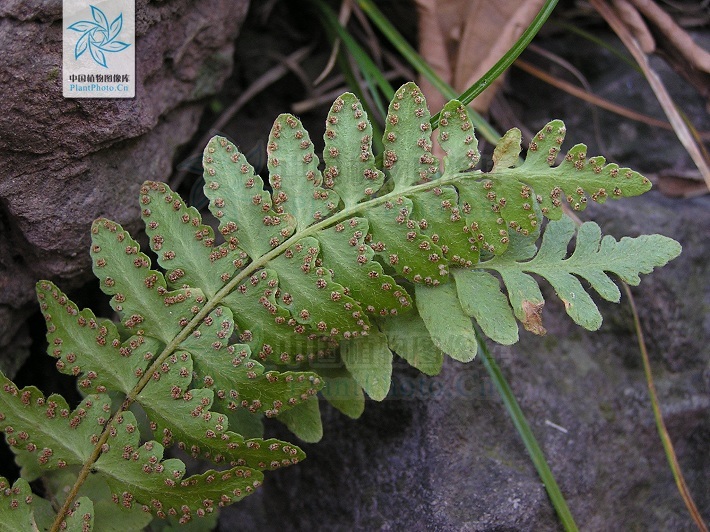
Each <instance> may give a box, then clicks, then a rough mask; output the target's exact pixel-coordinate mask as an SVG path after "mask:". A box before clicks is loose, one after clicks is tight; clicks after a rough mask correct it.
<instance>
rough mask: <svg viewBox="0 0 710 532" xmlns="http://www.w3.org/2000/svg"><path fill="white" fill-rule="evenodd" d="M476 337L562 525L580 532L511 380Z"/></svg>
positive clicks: (566, 528)
mask: <svg viewBox="0 0 710 532" xmlns="http://www.w3.org/2000/svg"><path fill="white" fill-rule="evenodd" d="M476 336H477V337H478V346H479V351H480V352H481V353H482V354H483V357H482V359H483V365H484V366H485V368H486V371H488V375H490V377H491V379H492V380H493V384H494V385H495V387H496V389H497V390H498V393H499V394H500V397H501V399H502V400H503V404H504V405H505V408H506V410H508V414H509V415H510V419H511V420H512V421H513V425H515V428H516V429H517V431H518V433H519V434H520V437H521V438H522V440H523V443H524V444H525V448H526V449H527V451H528V454H529V455H530V459H531V460H532V462H533V464H534V465H535V469H537V472H538V475H540V478H541V479H542V482H543V483H544V484H545V489H546V490H547V494H548V495H549V497H550V501H551V502H552V506H554V508H555V511H556V512H557V516H558V517H559V519H560V522H561V523H562V526H563V527H564V529H565V530H567V531H575V532H576V531H577V530H578V529H577V524H576V523H575V522H574V517H572V513H571V512H570V510H569V507H568V506H567V502H566V501H565V498H564V496H563V495H562V492H561V491H560V487H559V486H558V485H557V481H556V480H555V477H554V475H553V474H552V471H551V470H550V466H549V465H548V464H547V461H546V460H545V455H544V454H543V452H542V449H540V445H539V444H538V443H537V440H536V439H535V435H534V434H533V432H532V430H531V428H530V424H529V423H528V421H527V419H526V418H525V414H524V413H523V410H522V409H521V408H520V405H519V404H518V401H516V399H515V395H513V391H512V390H511V389H510V385H509V384H508V381H507V380H506V378H505V376H504V375H503V372H501V370H500V368H499V367H498V364H497V363H496V361H495V359H494V358H493V355H492V354H491V352H490V351H489V350H488V347H487V346H486V343H485V341H484V340H483V338H482V337H481V334H480V333H479V331H476Z"/></svg>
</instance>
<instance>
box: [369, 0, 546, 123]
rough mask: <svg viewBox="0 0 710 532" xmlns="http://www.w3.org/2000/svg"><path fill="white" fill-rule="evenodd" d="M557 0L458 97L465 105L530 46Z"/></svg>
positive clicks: (538, 15) (543, 7) (541, 10)
mask: <svg viewBox="0 0 710 532" xmlns="http://www.w3.org/2000/svg"><path fill="white" fill-rule="evenodd" d="M361 1H369V0H361ZM557 1H558V0H547V1H546V2H545V5H544V6H542V9H540V11H539V12H538V14H537V15H535V18H534V19H533V20H532V22H531V23H530V25H529V26H528V27H527V28H526V29H525V31H524V32H523V34H522V35H521V36H520V38H519V39H518V40H517V41H515V44H513V46H511V48H510V49H509V50H508V51H507V52H506V53H505V54H504V55H503V57H501V58H500V59H499V60H498V61H497V62H496V64H495V65H493V66H492V67H491V69H490V70H489V71H488V72H486V73H485V74H484V75H483V76H482V77H481V79H479V80H478V81H477V82H476V83H474V84H473V85H471V86H470V87H469V88H468V89H466V91H465V92H464V93H463V94H461V96H460V97H459V98H458V100H459V101H461V103H463V104H464V105H468V104H469V103H470V102H472V101H473V100H474V99H475V98H476V97H477V96H478V95H479V94H481V93H482V92H483V91H484V90H485V89H486V88H487V87H488V86H489V85H490V84H491V83H492V82H493V80H495V79H496V78H497V77H498V76H500V75H501V74H503V72H505V71H506V70H507V69H508V68H509V67H510V65H512V64H513V62H514V61H515V60H516V59H517V58H518V56H519V55H520V54H521V53H523V50H525V48H527V47H528V45H529V44H530V42H531V41H532V40H533V38H534V37H535V35H537V32H538V31H540V28H542V26H543V24H545V22H546V21H547V19H548V18H549V17H550V15H551V14H552V11H553V10H554V9H555V6H556V5H557ZM438 118H439V117H438V115H437V116H434V117H432V120H434V119H437V120H438Z"/></svg>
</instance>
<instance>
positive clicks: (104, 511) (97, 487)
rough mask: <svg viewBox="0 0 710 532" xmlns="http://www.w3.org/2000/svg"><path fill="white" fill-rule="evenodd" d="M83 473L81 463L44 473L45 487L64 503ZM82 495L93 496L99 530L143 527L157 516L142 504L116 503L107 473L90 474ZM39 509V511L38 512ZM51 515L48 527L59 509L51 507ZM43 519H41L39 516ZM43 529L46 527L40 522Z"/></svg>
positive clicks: (113, 531) (94, 514) (116, 530)
mask: <svg viewBox="0 0 710 532" xmlns="http://www.w3.org/2000/svg"><path fill="white" fill-rule="evenodd" d="M78 473H79V469H78V467H77V466H73V467H67V468H64V469H60V470H57V471H52V472H51V473H49V474H47V475H45V476H44V477H43V481H44V486H45V489H47V490H48V491H49V492H50V493H52V495H53V496H54V498H55V499H56V501H55V504H56V503H59V504H63V503H64V501H65V500H66V496H67V495H68V494H69V490H70V489H71V487H72V485H73V484H74V482H75V481H76V477H77V475H78ZM78 496H79V497H88V498H90V499H92V500H93V506H94V509H93V519H94V528H95V530H100V531H101V532H124V531H126V530H143V529H144V527H146V526H147V525H148V524H149V523H150V522H151V521H152V520H153V516H152V515H150V514H149V513H146V512H144V511H143V510H141V509H140V508H138V507H136V506H134V507H133V508H125V507H124V506H123V505H121V504H116V503H115V502H114V501H113V500H112V497H111V490H110V489H109V487H108V484H107V483H106V478H105V477H104V476H103V475H89V476H88V477H87V478H86V482H85V483H84V485H83V486H82V487H81V489H80V490H79V493H78ZM35 513H37V512H35ZM50 513H51V515H50V519H49V523H48V526H47V528H49V526H51V522H52V520H54V518H55V517H56V512H54V511H52V510H51V508H50ZM38 522H39V520H38ZM40 530H43V528H42V526H41V524H40Z"/></svg>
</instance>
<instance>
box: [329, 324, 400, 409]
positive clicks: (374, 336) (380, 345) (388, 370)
mask: <svg viewBox="0 0 710 532" xmlns="http://www.w3.org/2000/svg"><path fill="white" fill-rule="evenodd" d="M340 356H341V357H342V359H343V363H344V364H345V367H346V368H347V370H348V372H349V373H350V374H351V375H352V376H353V379H355V381H357V383H358V384H359V385H360V386H362V388H363V390H365V393H367V395H369V396H370V397H371V398H372V399H374V400H375V401H382V400H383V399H384V398H385V397H387V392H389V389H390V383H391V381H392V352H391V351H390V350H389V347H388V345H387V336H386V335H384V334H382V333H381V332H380V331H378V330H371V331H370V333H369V334H368V335H367V336H361V337H359V338H353V339H351V340H347V341H344V342H342V343H341V344H340Z"/></svg>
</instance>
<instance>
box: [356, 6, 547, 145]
mask: <svg viewBox="0 0 710 532" xmlns="http://www.w3.org/2000/svg"><path fill="white" fill-rule="evenodd" d="M555 2H556V0H555ZM358 4H359V5H360V7H361V8H362V10H363V11H364V12H365V13H366V14H367V16H368V17H369V18H370V20H371V21H372V22H373V23H374V24H375V26H377V28H378V29H379V30H380V31H381V32H382V34H383V35H384V36H385V37H386V38H387V39H388V40H389V41H390V42H391V43H392V45H393V46H394V47H395V48H396V49H397V51H398V52H399V53H400V54H402V57H404V58H405V59H406V60H407V62H408V63H409V64H410V65H412V67H414V68H415V69H416V70H417V71H418V72H419V73H420V74H421V75H423V76H424V77H426V78H427V80H428V81H429V82H430V83H431V84H432V85H433V86H434V87H435V88H436V90H438V91H439V92H440V93H441V94H443V95H444V96H445V97H446V98H448V99H450V100H454V99H459V94H458V93H457V92H456V90H454V88H453V87H452V86H451V85H449V84H448V83H446V82H445V81H444V80H442V79H441V78H440V77H439V75H438V74H437V73H436V72H435V71H434V69H433V68H431V66H429V63H427V62H426V61H425V60H424V58H422V56H421V55H419V53H417V51H416V50H415V49H414V48H412V47H411V45H410V44H409V43H408V42H407V41H406V39H405V38H404V37H402V34H401V33H399V31H397V29H396V28H395V27H394V26H393V25H392V23H391V22H390V21H389V20H388V19H387V17H385V15H384V14H383V13H382V12H381V11H380V10H379V8H378V7H377V6H375V4H374V2H372V1H371V0H358ZM516 57H517V56H516ZM511 62H512V61H511ZM501 72H502V71H501ZM469 90H470V89H469ZM466 92H468V91H466ZM464 94H466V93H464ZM471 100H473V98H471V99H470V100H468V101H467V102H465V103H466V104H468V103H470V102H471ZM470 113H471V121H472V122H473V125H474V126H475V128H476V129H477V130H478V131H479V132H480V133H481V135H483V137H485V138H486V140H488V141H489V142H492V143H494V144H495V143H497V142H498V141H499V140H500V134H499V133H498V132H497V131H496V130H495V129H494V128H493V127H492V126H491V125H490V124H489V123H488V122H487V121H486V119H485V118H483V117H482V116H481V115H480V114H478V113H476V112H475V111H473V110H471V111H470ZM431 123H432V125H433V126H434V127H435V128H436V127H437V126H438V124H439V115H438V114H437V115H436V116H435V117H432V119H431Z"/></svg>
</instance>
